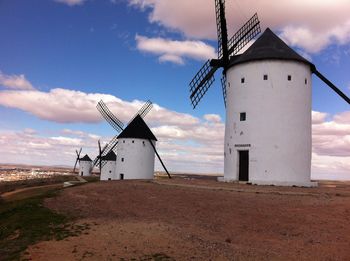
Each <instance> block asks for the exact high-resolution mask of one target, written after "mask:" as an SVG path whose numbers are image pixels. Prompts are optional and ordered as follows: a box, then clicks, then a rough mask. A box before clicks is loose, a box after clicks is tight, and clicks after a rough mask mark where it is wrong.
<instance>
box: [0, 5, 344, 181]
mask: <svg viewBox="0 0 350 261" xmlns="http://www.w3.org/2000/svg"><path fill="white" fill-rule="evenodd" d="M226 12H227V20H228V28H229V34H230V35H232V34H233V33H234V32H235V31H237V30H238V29H239V27H240V26H241V25H242V24H244V22H245V21H247V20H248V19H249V18H250V17H251V16H252V15H253V14H254V13H255V12H258V15H259V18H260V21H261V25H262V29H263V30H264V29H265V28H267V27H270V28H271V29H272V30H273V31H274V32H276V33H277V34H278V35H279V36H280V37H282V38H283V39H284V40H285V41H286V42H287V43H288V44H290V45H291V46H293V48H294V49H295V50H297V51H298V52H299V53H300V54H302V55H303V56H304V57H306V58H307V59H309V60H311V61H312V62H313V63H315V64H316V65H317V67H318V69H319V71H321V72H322V73H323V74H324V75H326V76H327V77H328V78H329V79H330V80H331V81H333V82H334V83H335V84H336V85H337V86H339V87H340V88H341V89H342V90H343V91H344V92H345V93H346V94H347V95H350V74H349V69H350V59H349V58H350V17H349V13H350V2H349V1H348V0H323V1H319V0H293V1H274V0H264V1H258V0H244V1H240V0H226ZM214 15H215V14H214V0H176V1H173V0H26V1H23V0H0V35H1V36H2V37H1V40H0V116H1V117H0V145H1V146H0V162H2V163H26V164H41V165H73V164H74V160H75V152H74V150H75V149H79V148H80V147H83V153H88V154H89V155H91V157H94V156H95V155H96V152H97V140H98V139H101V140H102V141H103V142H108V141H109V140H110V139H111V138H112V137H113V136H114V135H115V134H116V133H115V132H114V131H113V129H112V128H111V127H110V126H109V125H108V124H107V123H106V122H105V121H104V120H103V119H102V117H101V116H100V115H99V113H98V111H97V110H96V107H95V106H96V103H97V102H98V101H99V100H100V99H102V100H104V101H105V103H106V104H107V105H108V106H109V107H110V109H111V110H112V111H113V112H114V113H115V114H116V115H117V117H119V118H120V120H122V121H123V122H125V123H126V122H128V120H129V119H130V118H131V117H132V116H133V114H134V113H136V112H137V110H138V109H139V108H140V107H141V106H142V104H143V103H144V101H146V100H147V99H150V100H152V101H153V103H154V108H153V110H152V111H151V112H150V113H149V114H148V115H147V116H146V118H145V120H146V122H147V123H148V124H149V126H150V127H151V128H152V131H153V132H154V133H155V135H156V136H157V138H158V140H159V142H158V144H157V146H158V149H159V152H160V154H161V155H162V157H163V159H164V161H165V163H166V165H167V166H168V168H169V169H170V170H171V171H186V172H208V173H222V172H223V138H224V121H225V112H224V105H223V100H222V94H221V89H220V86H219V82H220V81H219V80H217V81H216V82H215V83H214V85H213V86H212V87H211V89H210V90H209V91H208V93H207V95H206V97H205V98H204V99H203V100H202V102H201V103H200V105H199V106H198V107H197V108H196V110H193V109H192V108H191V105H190V101H189V88H188V83H189V81H190V80H191V78H192V77H193V75H194V74H195V73H196V72H197V70H198V69H199V68H200V67H201V65H202V64H203V62H205V61H206V60H207V59H209V58H214V57H215V56H216V47H217V43H216V27H215V26H216V25H215V16H214ZM219 77H220V76H219V75H218V77H217V78H219ZM312 102H313V113H312V115H313V161H312V177H313V178H338V179H339V178H343V179H344V178H345V179H350V108H349V106H348V105H347V104H346V103H345V102H344V101H343V100H341V99H340V98H339V97H338V96H337V95H335V94H334V93H333V92H332V91H330V90H329V88H328V87H327V86H325V85H324V84H323V83H322V82H321V81H319V80H318V79H316V78H314V85H313V101H312ZM157 168H160V167H159V164H158V165H157Z"/></svg>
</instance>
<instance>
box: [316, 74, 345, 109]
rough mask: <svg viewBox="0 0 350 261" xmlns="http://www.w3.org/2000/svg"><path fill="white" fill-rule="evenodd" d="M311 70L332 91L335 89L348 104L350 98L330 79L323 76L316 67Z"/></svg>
mask: <svg viewBox="0 0 350 261" xmlns="http://www.w3.org/2000/svg"><path fill="white" fill-rule="evenodd" d="M312 72H313V73H314V74H315V75H316V76H317V77H318V78H320V79H321V80H322V81H323V82H324V83H325V84H327V85H328V86H329V87H330V88H331V89H332V90H333V91H335V92H336V93H337V94H338V95H339V96H340V97H341V98H343V99H344V100H345V101H346V102H347V103H348V104H350V98H349V97H347V96H346V95H345V93H343V92H342V91H341V90H340V89H339V88H338V87H336V86H335V85H334V84H333V83H332V82H331V81H329V80H328V79H327V78H326V77H324V76H323V75H322V74H321V73H320V72H319V71H317V69H316V68H313V70H312Z"/></svg>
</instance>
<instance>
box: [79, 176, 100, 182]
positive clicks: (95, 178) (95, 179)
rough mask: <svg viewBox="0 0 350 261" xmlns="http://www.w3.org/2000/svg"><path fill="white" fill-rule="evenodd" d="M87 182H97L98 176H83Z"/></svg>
mask: <svg viewBox="0 0 350 261" xmlns="http://www.w3.org/2000/svg"><path fill="white" fill-rule="evenodd" d="M83 178H84V179H85V180H86V181H87V182H97V181H100V177H99V176H89V177H83Z"/></svg>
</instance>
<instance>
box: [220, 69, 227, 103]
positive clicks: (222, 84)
mask: <svg viewBox="0 0 350 261" xmlns="http://www.w3.org/2000/svg"><path fill="white" fill-rule="evenodd" d="M221 87H222V96H223V98H224V105H225V108H226V74H225V73H223V74H222V77H221Z"/></svg>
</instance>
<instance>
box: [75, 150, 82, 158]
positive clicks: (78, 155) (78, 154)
mask: <svg viewBox="0 0 350 261" xmlns="http://www.w3.org/2000/svg"><path fill="white" fill-rule="evenodd" d="M82 149H83V148H80V150H79V153H78V151H77V150H75V153H76V154H77V157H78V158H80V153H81V150H82Z"/></svg>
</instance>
